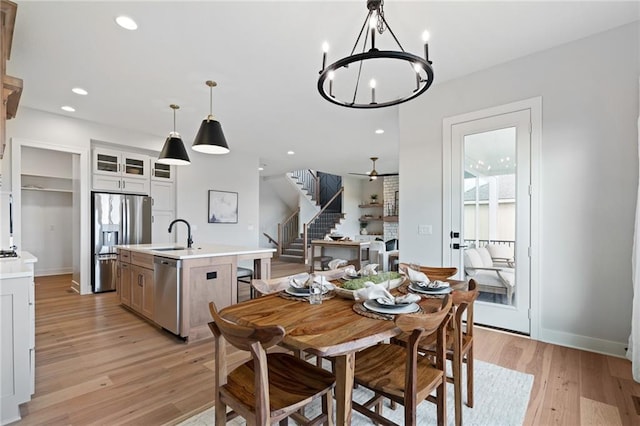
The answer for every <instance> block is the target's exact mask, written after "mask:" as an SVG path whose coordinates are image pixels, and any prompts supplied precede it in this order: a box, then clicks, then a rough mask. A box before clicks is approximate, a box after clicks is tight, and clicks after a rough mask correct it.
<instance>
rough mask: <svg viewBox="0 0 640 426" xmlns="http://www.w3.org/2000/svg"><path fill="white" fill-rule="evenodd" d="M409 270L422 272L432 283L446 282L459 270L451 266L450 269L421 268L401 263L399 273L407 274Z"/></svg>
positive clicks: (437, 267)
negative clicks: (436, 281)
mask: <svg viewBox="0 0 640 426" xmlns="http://www.w3.org/2000/svg"><path fill="white" fill-rule="evenodd" d="M407 268H411V269H414V270H416V271H417V270H419V271H420V272H422V273H423V274H425V275H426V276H427V278H429V279H430V280H431V281H435V280H440V281H445V280H447V279H449V278H451V277H452V276H454V275H455V274H457V273H458V268H456V267H454V266H450V267H439V266H419V265H412V264H409V263H401V264H400V265H399V266H398V271H401V272H403V271H405V272H406V270H407Z"/></svg>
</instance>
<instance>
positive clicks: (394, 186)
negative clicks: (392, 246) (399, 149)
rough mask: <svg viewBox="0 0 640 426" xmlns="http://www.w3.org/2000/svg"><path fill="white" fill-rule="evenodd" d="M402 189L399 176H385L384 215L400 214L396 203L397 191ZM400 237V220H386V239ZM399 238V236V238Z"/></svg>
mask: <svg viewBox="0 0 640 426" xmlns="http://www.w3.org/2000/svg"><path fill="white" fill-rule="evenodd" d="M399 189H400V179H399V177H398V176H385V177H384V182H383V195H382V200H383V204H384V216H398V213H399V211H398V208H399V206H398V205H396V192H397V191H398V190H399ZM392 238H398V222H384V240H385V241H388V240H390V239H392ZM398 239H399V238H398Z"/></svg>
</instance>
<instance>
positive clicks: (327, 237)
mask: <svg viewBox="0 0 640 426" xmlns="http://www.w3.org/2000/svg"><path fill="white" fill-rule="evenodd" d="M323 240H325V241H333V240H332V239H331V237H330V236H328V235H325V236H324V238H323Z"/></svg>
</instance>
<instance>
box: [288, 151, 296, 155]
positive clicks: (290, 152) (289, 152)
mask: <svg viewBox="0 0 640 426" xmlns="http://www.w3.org/2000/svg"><path fill="white" fill-rule="evenodd" d="M287 154H289V155H293V154H295V152H293V151H287Z"/></svg>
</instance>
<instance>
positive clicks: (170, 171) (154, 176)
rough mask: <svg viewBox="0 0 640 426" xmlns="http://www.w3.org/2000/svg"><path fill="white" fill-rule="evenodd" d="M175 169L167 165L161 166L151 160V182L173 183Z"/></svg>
mask: <svg viewBox="0 0 640 426" xmlns="http://www.w3.org/2000/svg"><path fill="white" fill-rule="evenodd" d="M174 174H175V169H174V166H171V165H169V164H161V163H158V162H156V161H154V160H153V159H152V160H151V180H159V181H165V182H173V180H174Z"/></svg>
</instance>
